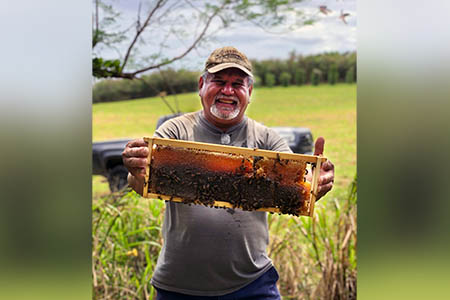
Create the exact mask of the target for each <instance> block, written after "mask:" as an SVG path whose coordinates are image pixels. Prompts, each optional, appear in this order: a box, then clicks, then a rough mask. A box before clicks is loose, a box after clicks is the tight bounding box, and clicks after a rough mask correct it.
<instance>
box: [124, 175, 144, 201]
mask: <svg viewBox="0 0 450 300" xmlns="http://www.w3.org/2000/svg"><path fill="white" fill-rule="evenodd" d="M127 179H128V185H129V186H130V187H131V188H132V189H133V190H134V191H135V192H136V193H138V194H139V195H141V196H142V191H143V189H144V179H143V178H142V179H141V180H140V179H138V178H136V177H135V176H133V175H132V174H131V173H128V178H127Z"/></svg>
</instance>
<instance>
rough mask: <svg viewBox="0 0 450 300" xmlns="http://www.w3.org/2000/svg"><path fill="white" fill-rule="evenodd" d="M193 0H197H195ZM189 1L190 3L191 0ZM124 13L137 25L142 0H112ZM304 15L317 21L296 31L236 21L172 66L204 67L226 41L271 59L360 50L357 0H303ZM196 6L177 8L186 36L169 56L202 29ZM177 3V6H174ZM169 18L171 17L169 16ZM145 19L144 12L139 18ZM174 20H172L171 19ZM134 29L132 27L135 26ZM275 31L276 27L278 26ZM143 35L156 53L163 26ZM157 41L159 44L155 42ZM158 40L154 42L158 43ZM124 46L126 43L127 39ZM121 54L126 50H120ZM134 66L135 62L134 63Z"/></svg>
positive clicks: (147, 49) (127, 22)
mask: <svg viewBox="0 0 450 300" xmlns="http://www.w3.org/2000/svg"><path fill="white" fill-rule="evenodd" d="M192 1H194V0H192ZM192 1H191V2H192ZM112 3H113V4H114V5H115V7H116V8H117V10H118V11H120V13H121V15H120V16H119V17H118V18H116V20H117V22H118V24H120V26H122V27H121V28H125V27H128V28H130V27H131V28H133V26H134V25H133V24H134V23H133V22H135V20H136V16H137V11H138V7H139V3H140V1H138V0H115V1H112ZM321 5H326V6H327V9H329V10H330V12H329V13H328V15H324V14H322V13H320V11H319V6H321ZM298 7H299V8H300V9H301V10H302V11H303V12H304V13H305V14H306V15H308V16H312V17H313V18H314V19H315V20H316V22H315V23H314V24H313V25H307V26H301V27H299V28H297V29H295V30H293V31H286V30H285V33H276V34H273V33H268V32H267V31H264V30H263V29H261V28H259V27H257V26H254V25H253V24H251V23H249V22H245V23H242V24H238V25H236V24H234V25H232V26H231V27H229V28H227V29H223V30H220V31H217V32H215V34H214V39H213V40H212V41H209V42H208V43H206V44H204V45H202V46H201V47H198V48H197V49H195V50H194V51H191V52H190V53H189V54H188V55H187V56H186V57H185V59H183V60H182V61H180V62H178V63H176V64H173V65H171V67H174V68H187V69H191V70H201V69H202V68H203V64H204V62H205V60H206V58H207V57H208V55H209V54H210V53H211V52H212V51H213V50H214V49H216V48H219V47H222V46H234V47H236V48H238V49H239V50H241V51H242V52H244V53H245V54H246V55H247V57H248V58H250V59H256V60H263V59H269V58H275V59H285V58H287V57H288V55H289V52H291V51H295V52H296V53H297V54H302V55H309V54H319V53H324V52H330V51H338V52H341V53H342V52H346V51H356V44H357V41H356V24H357V22H356V19H357V11H356V0H328V1H320V0H305V1H303V2H301V3H300V4H299V6H298ZM148 9H149V7H146V6H145V4H142V7H141V12H142V14H141V15H144V12H145V11H146V10H148ZM194 9H195V8H192V7H184V8H182V9H178V10H177V14H175V12H171V13H172V14H173V15H172V17H173V18H177V21H179V20H180V18H181V19H182V18H183V17H184V18H186V19H185V21H186V23H185V24H184V27H183V29H185V30H186V32H187V36H186V37H182V38H180V39H178V40H177V39H168V40H167V41H166V44H167V47H166V48H164V49H163V52H162V53H163V54H164V55H166V57H171V56H174V55H179V54H180V53H182V52H183V49H185V48H184V47H182V45H183V44H184V45H187V44H189V41H190V40H189V37H188V36H189V35H191V36H192V33H193V32H198V30H199V28H198V27H197V24H196V22H195V21H192V20H194V19H193V18H192V17H191V16H192V15H193V13H194V12H195V11H194ZM175 10H176V8H174V11H175ZM341 10H342V11H343V12H344V13H349V14H350V15H349V16H348V17H347V18H346V21H347V24H345V23H344V22H343V21H342V20H341V19H340V18H339V16H340V14H341ZM167 20H169V19H168V18H167ZM215 21H216V22H215V23H214V21H213V23H212V26H211V27H210V30H209V31H208V32H211V31H215V28H216V27H217V26H218V23H219V20H218V19H217V20H215ZM141 22H143V17H141ZM167 23H170V21H167ZM132 30H134V28H133V29H132ZM274 31H275V29H274ZM146 34H147V35H146V36H145V37H144V39H143V40H144V41H145V44H141V45H140V46H139V53H140V55H141V56H142V55H145V54H152V53H155V51H157V48H158V47H157V44H158V42H157V41H160V40H162V39H163V38H164V29H161V28H160V29H158V30H156V31H153V32H152V31H149V32H148V33H146ZM155 42H156V43H155ZM155 44H156V46H155ZM124 45H125V44H124ZM124 47H125V46H123V47H122V48H120V49H119V51H117V50H111V49H107V48H102V49H96V51H97V53H99V54H100V55H102V56H103V57H105V58H109V59H113V58H117V55H118V52H121V53H124ZM121 55H122V56H123V54H121ZM130 66H132V65H131V64H130Z"/></svg>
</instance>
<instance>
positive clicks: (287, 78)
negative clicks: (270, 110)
mask: <svg viewBox="0 0 450 300" xmlns="http://www.w3.org/2000/svg"><path fill="white" fill-rule="evenodd" d="M291 78H292V76H291V74H289V73H288V72H283V73H281V75H280V83H281V85H282V86H289V84H290V83H291Z"/></svg>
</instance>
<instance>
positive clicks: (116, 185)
mask: <svg viewBox="0 0 450 300" xmlns="http://www.w3.org/2000/svg"><path fill="white" fill-rule="evenodd" d="M127 176H128V170H127V168H125V167H124V166H123V165H118V166H115V167H113V168H112V169H110V170H109V172H108V183H109V189H110V190H111V192H113V193H114V192H117V191H120V190H122V189H123V188H125V187H126V186H128V181H127Z"/></svg>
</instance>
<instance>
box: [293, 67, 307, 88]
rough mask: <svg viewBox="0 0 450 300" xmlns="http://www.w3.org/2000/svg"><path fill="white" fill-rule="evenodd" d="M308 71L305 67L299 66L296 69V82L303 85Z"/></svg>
mask: <svg viewBox="0 0 450 300" xmlns="http://www.w3.org/2000/svg"><path fill="white" fill-rule="evenodd" d="M305 79H306V72H305V69H303V68H298V69H296V70H295V84H297V85H302V84H305V81H306V80H305Z"/></svg>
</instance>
